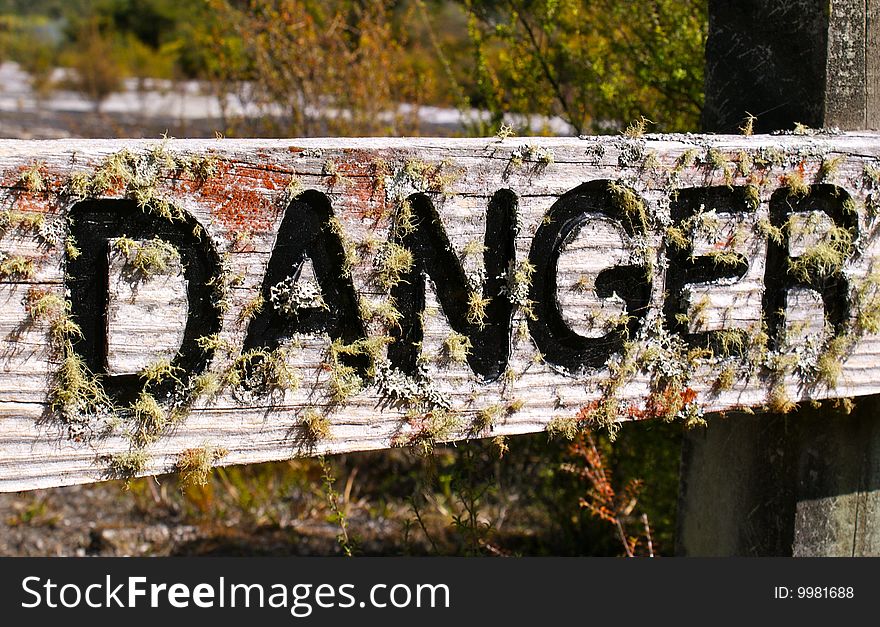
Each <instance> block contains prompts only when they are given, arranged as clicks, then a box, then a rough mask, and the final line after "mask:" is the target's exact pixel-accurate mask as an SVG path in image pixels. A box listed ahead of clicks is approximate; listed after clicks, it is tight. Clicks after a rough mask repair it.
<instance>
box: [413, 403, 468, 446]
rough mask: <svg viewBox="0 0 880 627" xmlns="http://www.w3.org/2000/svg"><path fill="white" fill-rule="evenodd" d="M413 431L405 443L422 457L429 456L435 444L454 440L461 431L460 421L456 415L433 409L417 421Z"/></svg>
mask: <svg viewBox="0 0 880 627" xmlns="http://www.w3.org/2000/svg"><path fill="white" fill-rule="evenodd" d="M413 422H415V427H416V428H415V430H414V431H413V433H412V434H411V435H410V436H409V438H408V440H407V443H408V444H409V445H410V446H412V447H413V448H415V449H416V450H417V451H418V452H419V453H421V454H422V455H429V454H430V453H431V452H432V451H433V450H434V447H435V446H436V445H437V444H441V443H443V442H449V441H451V440H452V439H454V438H455V436H456V434H457V433H458V432H459V431H460V430H461V426H462V425H461V419H460V418H459V417H458V415H457V414H454V413H453V412H450V411H448V410H446V409H442V408H437V409H433V410H431V411H429V412H427V413H425V414H423V415H421V416H419V417H418V418H417V419H415V420H414V419H411V423H413Z"/></svg>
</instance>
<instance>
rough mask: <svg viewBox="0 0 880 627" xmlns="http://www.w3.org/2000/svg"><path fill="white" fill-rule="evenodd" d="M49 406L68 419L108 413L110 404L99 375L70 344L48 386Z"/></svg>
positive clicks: (72, 421)
mask: <svg viewBox="0 0 880 627" xmlns="http://www.w3.org/2000/svg"><path fill="white" fill-rule="evenodd" d="M49 407H50V408H51V410H52V412H53V413H56V414H58V415H59V416H60V417H61V418H62V419H63V420H64V421H65V422H68V423H78V422H81V421H82V419H83V418H84V417H89V416H96V415H99V414H103V413H108V412H111V411H112V408H113V406H112V403H111V402H110V399H109V397H108V396H107V394H106V393H105V392H104V388H103V386H102V385H101V383H100V381H99V379H98V377H97V376H95V375H94V374H93V373H92V372H91V371H90V370H89V369H88V367H87V366H86V364H85V362H84V361H83V359H82V357H80V356H79V355H77V354H76V353H75V352H73V349H72V348H67V349H66V350H65V355H64V358H63V359H62V361H61V365H60V366H59V368H58V370H57V371H56V372H55V375H54V381H53V385H52V387H51V388H50V390H49Z"/></svg>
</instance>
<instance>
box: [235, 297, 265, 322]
mask: <svg viewBox="0 0 880 627" xmlns="http://www.w3.org/2000/svg"><path fill="white" fill-rule="evenodd" d="M265 305H266V301H265V299H264V298H263V295H262V294H257V295H256V296H254V297H253V298H252V299H250V300H249V301H248V302H246V303H245V304H244V307H242V308H241V311H240V312H239V313H238V322H239V324H241V323H244V322H247V321H249V320H252V319H253V318H254V317H255V316H256V315H257V314H258V313H260V312H261V311H263V307H264V306H265Z"/></svg>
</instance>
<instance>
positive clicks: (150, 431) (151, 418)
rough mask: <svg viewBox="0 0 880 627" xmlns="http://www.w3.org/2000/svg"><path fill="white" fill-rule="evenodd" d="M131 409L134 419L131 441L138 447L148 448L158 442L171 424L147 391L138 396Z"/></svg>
mask: <svg viewBox="0 0 880 627" xmlns="http://www.w3.org/2000/svg"><path fill="white" fill-rule="evenodd" d="M129 409H130V410H131V412H132V417H133V419H134V431H133V432H132V433H131V439H132V442H134V443H135V444H136V445H137V446H146V445H147V444H151V443H153V442H155V441H156V440H158V439H159V437H160V436H161V435H162V432H163V431H164V430H165V428H166V427H167V426H168V425H169V424H170V422H171V421H170V418H169V416H168V414H167V413H166V412H165V411H164V410H163V409H162V407H161V406H160V405H159V402H158V401H157V400H156V399H155V397H154V396H153V395H152V394H150V393H149V392H146V391H143V392H141V393H140V394H138V397H137V400H135V402H134V403H132V405H131V407H130V408H129Z"/></svg>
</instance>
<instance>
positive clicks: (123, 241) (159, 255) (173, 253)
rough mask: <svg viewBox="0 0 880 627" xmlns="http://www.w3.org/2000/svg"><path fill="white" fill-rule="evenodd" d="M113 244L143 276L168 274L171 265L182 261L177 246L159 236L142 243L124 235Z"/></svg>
mask: <svg viewBox="0 0 880 627" xmlns="http://www.w3.org/2000/svg"><path fill="white" fill-rule="evenodd" d="M113 245H114V248H116V250H118V251H120V252H121V253H122V254H123V255H125V257H126V259H127V264H128V265H129V266H130V267H132V268H133V269H134V270H135V271H136V272H138V273H139V274H140V276H141V277H143V278H150V277H154V276H157V275H160V274H167V273H168V270H169V266H170V265H171V264H173V263H176V262H178V261H180V253H179V252H177V248H175V247H174V246H173V245H172V244H170V243H168V242H166V241H164V240H162V239H159V238H158V237H154V238H153V239H151V240H149V241H147V242H145V243H141V242H137V241H135V240H133V239H131V238H129V237H126V236H124V235H123V236H122V237H120V238H117V239H116V241H115V242H114V244H113Z"/></svg>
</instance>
